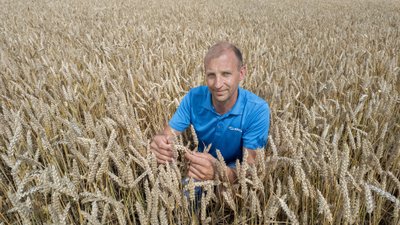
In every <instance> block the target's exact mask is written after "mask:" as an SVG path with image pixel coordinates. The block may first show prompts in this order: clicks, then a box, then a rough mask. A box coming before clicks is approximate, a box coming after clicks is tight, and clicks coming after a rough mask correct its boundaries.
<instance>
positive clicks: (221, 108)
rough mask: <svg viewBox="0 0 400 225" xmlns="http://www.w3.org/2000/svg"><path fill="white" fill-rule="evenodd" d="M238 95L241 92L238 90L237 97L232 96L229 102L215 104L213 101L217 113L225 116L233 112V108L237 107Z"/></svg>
mask: <svg viewBox="0 0 400 225" xmlns="http://www.w3.org/2000/svg"><path fill="white" fill-rule="evenodd" d="M238 95H239V90H236V94H235V96H232V97H233V98H232V99H229V101H227V102H222V103H215V102H214V101H212V104H213V106H214V108H215V111H216V112H217V113H218V114H220V115H223V114H225V113H227V112H229V110H231V109H232V107H233V106H234V105H235V103H236V101H237V99H238Z"/></svg>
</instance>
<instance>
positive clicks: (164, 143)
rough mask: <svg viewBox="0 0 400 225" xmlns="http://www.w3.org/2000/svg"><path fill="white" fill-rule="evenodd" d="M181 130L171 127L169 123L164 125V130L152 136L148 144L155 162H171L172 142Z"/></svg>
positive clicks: (172, 156)
mask: <svg viewBox="0 0 400 225" xmlns="http://www.w3.org/2000/svg"><path fill="white" fill-rule="evenodd" d="M180 134H181V132H179V131H176V130H174V129H172V128H171V127H170V126H169V125H166V126H165V128H164V130H163V131H162V132H161V133H160V134H157V135H155V136H154V137H153V140H152V142H151V144H150V149H151V151H152V152H153V153H154V155H155V156H156V158H157V162H158V163H161V164H165V163H166V162H171V161H172V160H173V159H174V154H173V151H172V144H173V141H174V140H175V138H176V136H178V135H180Z"/></svg>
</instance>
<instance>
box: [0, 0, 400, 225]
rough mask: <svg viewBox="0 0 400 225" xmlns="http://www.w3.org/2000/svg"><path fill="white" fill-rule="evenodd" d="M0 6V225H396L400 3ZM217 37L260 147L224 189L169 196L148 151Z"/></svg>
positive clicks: (167, 176)
mask: <svg viewBox="0 0 400 225" xmlns="http://www.w3.org/2000/svg"><path fill="white" fill-rule="evenodd" d="M1 5H2V7H1V9H0V74H1V76H0V128H1V129H0V155H1V157H0V224H50V223H54V224H81V223H89V224H118V223H119V224H147V223H151V224H189V223H194V224H199V223H201V224H216V223H226V224H231V223H237V224H242V223H246V224H261V223H264V224H266V223H280V222H288V223H293V224H299V223H300V224H342V223H343V224H398V223H399V221H400V220H399V210H400V199H399V197H398V196H399V192H400V182H399V177H400V139H399V137H400V116H399V115H400V57H399V52H400V27H399V23H398V21H400V13H399V12H400V4H399V1H397V0H392V1H350V0H340V1H332V2H327V1H319V0H312V1H302V0H300V1H275V0H270V1H261V0H251V1H246V3H241V2H232V1H222V2H219V3H216V2H214V1H207V0H206V1H194V0H179V1H172V0H167V1H156V0H153V1H147V2H145V3H144V2H142V1H117V0H114V1H90V0H89V1H74V0H73V1H47V0H43V1H42V0H40V1H34V2H29V1H19V0H17V1H8V0H3V1H1ZM217 40H229V41H232V42H234V43H236V44H237V45H238V46H240V48H241V49H242V50H243V53H244V56H245V60H246V63H247V64H248V72H249V73H248V76H247V78H246V80H245V82H244V83H243V86H244V87H245V88H247V89H249V90H251V91H253V92H255V93H256V94H258V95H259V96H261V97H263V98H265V99H266V100H267V101H268V102H269V103H270V106H271V109H272V125H271V129H270V137H269V145H268V146H267V148H266V151H265V152H266V154H263V155H260V157H258V160H257V163H256V165H254V166H250V165H247V163H246V162H244V163H242V164H239V163H238V164H237V166H238V171H239V178H240V181H239V182H238V184H236V185H230V184H228V183H226V182H225V181H224V179H223V177H224V175H223V174H222V173H220V174H219V177H220V178H221V179H219V180H217V181H214V182H202V183H197V182H193V181H189V183H188V185H187V186H183V185H182V183H181V179H182V177H184V175H185V174H184V169H185V163H184V162H178V164H172V165H167V166H159V167H157V164H156V162H155V160H154V159H153V158H152V157H151V155H148V154H147V153H148V144H149V140H150V138H151V137H152V136H153V135H154V134H155V133H156V132H157V131H159V130H160V129H161V128H162V127H163V125H164V123H165V122H166V121H167V119H168V118H170V117H171V115H172V113H173V112H174V110H175V108H176V106H177V105H178V103H179V100H180V99H181V98H182V97H183V95H184V94H185V93H186V92H187V91H188V90H189V88H191V87H195V86H197V85H199V84H202V83H203V76H202V57H203V55H204V53H205V51H206V50H207V48H208V47H209V46H210V45H211V44H213V43H214V42H216V41H217ZM188 141H191V142H193V140H191V139H190V138H184V140H183V142H185V143H186V142H188ZM222 164H223V162H221V165H219V166H222ZM195 186H202V187H203V188H204V189H205V190H208V191H207V192H205V193H203V198H202V199H203V201H202V203H201V206H199V208H198V209H194V208H193V204H191V202H190V201H188V199H187V198H186V197H185V194H184V193H185V190H186V193H188V192H189V194H193V188H194V187H195ZM221 192H222V193H221Z"/></svg>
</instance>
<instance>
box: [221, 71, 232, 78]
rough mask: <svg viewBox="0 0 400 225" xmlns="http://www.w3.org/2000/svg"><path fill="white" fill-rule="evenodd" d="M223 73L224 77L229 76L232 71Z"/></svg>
mask: <svg viewBox="0 0 400 225" xmlns="http://www.w3.org/2000/svg"><path fill="white" fill-rule="evenodd" d="M222 75H223V76H224V77H228V76H230V75H231V73H228V72H226V73H223V74H222Z"/></svg>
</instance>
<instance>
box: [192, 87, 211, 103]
mask: <svg viewBox="0 0 400 225" xmlns="http://www.w3.org/2000/svg"><path fill="white" fill-rule="evenodd" d="M207 94H208V87H207V86H197V87H194V88H191V89H190V90H189V92H188V95H190V98H191V99H193V100H201V99H205V98H207Z"/></svg>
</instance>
